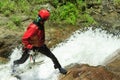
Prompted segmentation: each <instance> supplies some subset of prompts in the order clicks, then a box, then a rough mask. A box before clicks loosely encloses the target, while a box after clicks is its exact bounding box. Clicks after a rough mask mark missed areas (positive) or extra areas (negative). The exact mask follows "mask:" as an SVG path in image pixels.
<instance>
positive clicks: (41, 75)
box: [0, 29, 120, 80]
mask: <svg viewBox="0 0 120 80" xmlns="http://www.w3.org/2000/svg"><path fill="white" fill-rule="evenodd" d="M119 48H120V39H117V37H112V35H109V34H106V32H105V31H100V30H99V29H96V30H95V31H92V30H91V29H89V30H88V31H85V32H80V31H76V32H75V33H74V34H73V35H72V36H71V37H70V38H69V39H68V40H67V41H66V42H63V43H60V44H58V45H57V46H56V47H55V48H54V49H53V50H52V52H53V53H54V54H55V56H56V57H57V59H58V60H59V62H60V63H61V65H62V66H63V67H65V66H67V65H69V64H71V63H80V64H81V63H85V64H89V65H94V66H96V65H104V61H105V59H106V58H107V57H109V56H114V55H115V54H112V53H113V52H114V51H115V50H117V49H119ZM19 53H21V50H18V49H17V48H16V49H15V50H14V52H13V54H12V55H11V61H10V62H9V63H8V64H6V65H1V66H0V80H17V79H16V78H14V77H11V76H10V65H11V63H12V61H13V60H15V59H17V58H19V57H20V54H19ZM18 56H19V57H18ZM38 60H44V63H43V64H41V65H39V66H37V67H36V68H34V69H32V70H29V71H26V72H25V73H23V74H21V77H22V80H57V76H58V74H59V71H58V70H55V69H54V68H53V63H52V61H51V60H50V59H49V58H47V57H45V56H43V57H40V58H39V59H38ZM27 63H29V59H28V60H27V61H26V62H25V63H24V64H22V65H21V67H22V68H24V67H25V66H27ZM5 66H8V67H5ZM1 68H2V69H1Z"/></svg>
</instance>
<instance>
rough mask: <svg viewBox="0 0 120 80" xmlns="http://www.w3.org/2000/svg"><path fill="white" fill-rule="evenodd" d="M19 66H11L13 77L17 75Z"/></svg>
mask: <svg viewBox="0 0 120 80" xmlns="http://www.w3.org/2000/svg"><path fill="white" fill-rule="evenodd" d="M18 66H19V65H18V64H13V65H12V66H11V68H12V75H15V74H16V73H17V68H18Z"/></svg>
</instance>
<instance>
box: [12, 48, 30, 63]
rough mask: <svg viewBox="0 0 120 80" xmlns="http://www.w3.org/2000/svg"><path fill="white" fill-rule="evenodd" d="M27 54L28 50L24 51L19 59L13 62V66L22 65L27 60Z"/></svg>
mask: <svg viewBox="0 0 120 80" xmlns="http://www.w3.org/2000/svg"><path fill="white" fill-rule="evenodd" d="M28 52H29V50H28V49H24V50H23V54H22V56H21V58H20V59H18V60H15V61H14V64H15V65H18V64H23V63H24V62H25V61H26V60H27V59H28V57H29V54H28Z"/></svg>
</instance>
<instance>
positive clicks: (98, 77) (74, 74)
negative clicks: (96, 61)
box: [59, 64, 120, 80]
mask: <svg viewBox="0 0 120 80" xmlns="http://www.w3.org/2000/svg"><path fill="white" fill-rule="evenodd" d="M119 79H120V77H119V76H117V75H115V74H114V73H112V72H110V71H109V70H107V69H106V68H105V67H104V66H89V65H87V64H81V65H80V64H76V65H74V66H73V67H71V68H69V69H68V73H67V74H66V75H60V77H59V80H119Z"/></svg>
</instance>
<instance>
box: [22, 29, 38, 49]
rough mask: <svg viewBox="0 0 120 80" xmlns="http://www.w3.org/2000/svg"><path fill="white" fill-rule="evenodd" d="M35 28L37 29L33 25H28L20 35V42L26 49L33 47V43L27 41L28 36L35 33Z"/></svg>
mask: <svg viewBox="0 0 120 80" xmlns="http://www.w3.org/2000/svg"><path fill="white" fill-rule="evenodd" d="M36 30H37V29H36V28H35V27H29V28H28V29H27V31H26V32H25V33H24V35H23V37H22V43H23V45H24V46H25V47H26V48H28V49H32V48H33V45H32V44H30V43H29V39H30V37H32V36H34V35H35V33H36V32H37V31H36Z"/></svg>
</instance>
